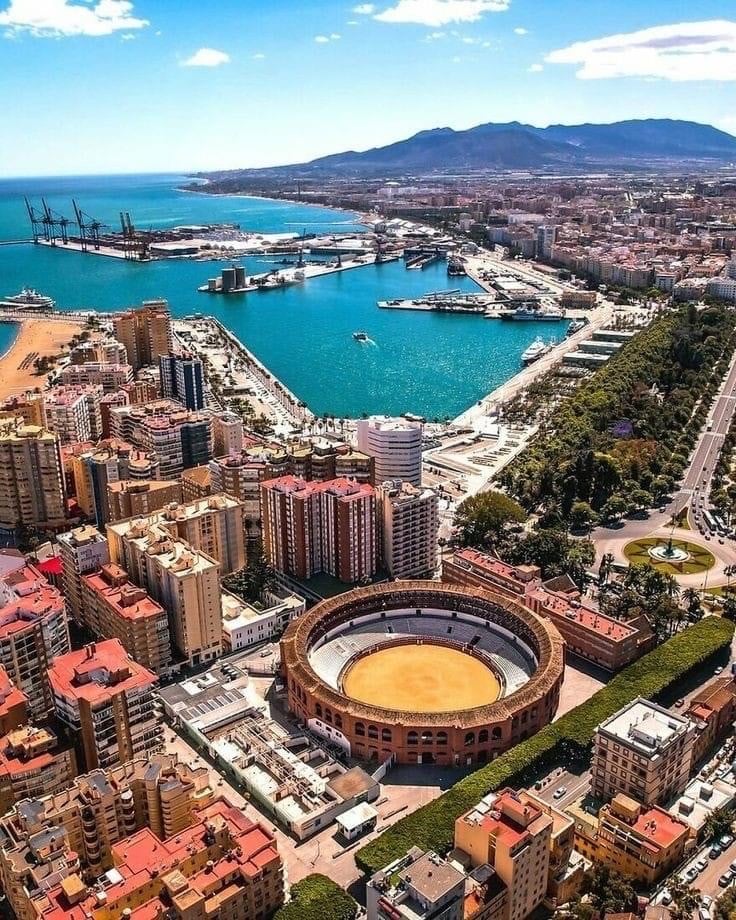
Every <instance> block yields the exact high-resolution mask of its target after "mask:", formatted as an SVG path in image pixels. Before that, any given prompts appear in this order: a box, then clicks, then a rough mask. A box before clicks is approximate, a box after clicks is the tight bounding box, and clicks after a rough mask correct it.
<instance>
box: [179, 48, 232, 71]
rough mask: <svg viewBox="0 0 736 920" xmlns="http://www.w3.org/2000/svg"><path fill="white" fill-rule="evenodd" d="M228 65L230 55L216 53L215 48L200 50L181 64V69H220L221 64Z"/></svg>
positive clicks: (221, 52) (223, 52)
mask: <svg viewBox="0 0 736 920" xmlns="http://www.w3.org/2000/svg"><path fill="white" fill-rule="evenodd" d="M229 63H230V55H229V54H227V52H225V51H218V50H217V48H200V49H199V50H198V51H195V52H194V54H193V55H192V56H191V57H189V58H187V59H186V61H183V62H182V67H220V65H221V64H229Z"/></svg>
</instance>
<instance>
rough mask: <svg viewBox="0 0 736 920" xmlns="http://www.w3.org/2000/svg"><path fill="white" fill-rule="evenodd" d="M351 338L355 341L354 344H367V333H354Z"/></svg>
mask: <svg viewBox="0 0 736 920" xmlns="http://www.w3.org/2000/svg"><path fill="white" fill-rule="evenodd" d="M353 338H354V339H355V341H356V342H367V341H368V333H367V332H354V333H353Z"/></svg>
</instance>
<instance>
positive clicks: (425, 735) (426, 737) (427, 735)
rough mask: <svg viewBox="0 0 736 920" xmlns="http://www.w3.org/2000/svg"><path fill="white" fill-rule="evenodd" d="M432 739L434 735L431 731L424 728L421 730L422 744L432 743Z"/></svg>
mask: <svg viewBox="0 0 736 920" xmlns="http://www.w3.org/2000/svg"><path fill="white" fill-rule="evenodd" d="M433 741H434V736H433V735H432V732H430V731H428V730H427V729H426V728H425V730H424V731H423V732H422V744H432V742H433Z"/></svg>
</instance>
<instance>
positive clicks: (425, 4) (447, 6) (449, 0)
mask: <svg viewBox="0 0 736 920" xmlns="http://www.w3.org/2000/svg"><path fill="white" fill-rule="evenodd" d="M510 2H511V0H397V2H396V4H395V5H394V6H390V7H389V8H388V9H385V10H383V12H381V13H377V14H376V15H375V16H374V18H375V19H378V20H379V21H380V22H398V23H413V24H416V25H423V26H430V27H439V26H444V25H447V24H448V23H451V22H477V21H478V20H479V19H480V18H481V17H482V16H483V15H484V14H485V13H501V12H503V11H504V10H507V9H508V8H509V3H510Z"/></svg>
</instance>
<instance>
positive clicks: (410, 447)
mask: <svg viewBox="0 0 736 920" xmlns="http://www.w3.org/2000/svg"><path fill="white" fill-rule="evenodd" d="M357 431H358V450H360V451H362V452H363V453H364V454H369V455H370V456H371V457H373V458H374V459H375V464H376V468H375V481H376V482H378V483H381V482H385V481H386V480H387V479H402V480H403V481H404V482H409V483H411V484H412V485H413V486H420V485H421V484H422V425H421V423H420V422H410V421H408V420H407V419H403V418H388V417H387V416H381V415H374V416H372V417H371V418H368V419H360V420H359V421H358V426H357Z"/></svg>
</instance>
